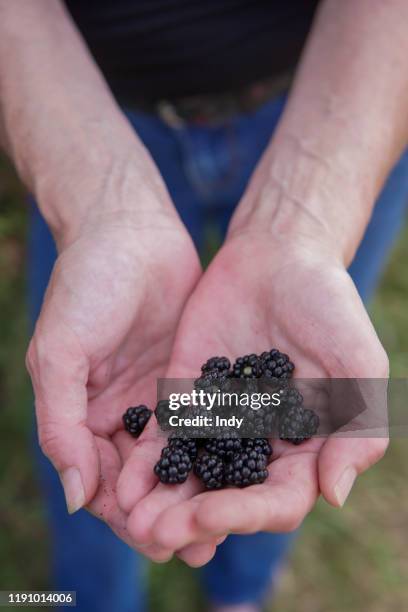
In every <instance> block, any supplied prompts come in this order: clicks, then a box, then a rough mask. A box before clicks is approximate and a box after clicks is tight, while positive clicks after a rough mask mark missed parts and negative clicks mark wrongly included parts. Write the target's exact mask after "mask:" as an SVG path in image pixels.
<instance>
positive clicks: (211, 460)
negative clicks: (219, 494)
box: [194, 453, 225, 489]
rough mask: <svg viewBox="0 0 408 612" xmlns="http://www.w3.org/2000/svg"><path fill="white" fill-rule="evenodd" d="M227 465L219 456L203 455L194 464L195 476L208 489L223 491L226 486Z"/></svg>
mask: <svg viewBox="0 0 408 612" xmlns="http://www.w3.org/2000/svg"><path fill="white" fill-rule="evenodd" d="M224 472H225V465H224V462H223V461H222V459H220V458H219V457H217V455H210V454H209V453H203V454H202V455H201V456H200V457H199V458H198V459H197V461H196V462H195V464H194V474H195V475H196V476H197V477H198V478H199V479H200V480H201V481H202V482H203V483H204V485H205V487H206V489H221V487H222V486H223V484H224Z"/></svg>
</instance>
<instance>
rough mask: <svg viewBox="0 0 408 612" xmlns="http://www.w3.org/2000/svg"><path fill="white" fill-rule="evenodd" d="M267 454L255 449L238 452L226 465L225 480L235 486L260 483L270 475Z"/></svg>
mask: <svg viewBox="0 0 408 612" xmlns="http://www.w3.org/2000/svg"><path fill="white" fill-rule="evenodd" d="M267 463H268V461H267V458H266V456H265V455H264V454H263V453H261V452H259V450H255V449H246V450H242V451H240V452H239V453H236V454H235V455H234V457H233V459H232V461H231V463H228V464H227V465H226V467H225V482H226V484H228V485H232V486H234V487H248V486H250V485H253V484H260V483H261V482H264V481H265V480H266V479H267V477H268V470H267Z"/></svg>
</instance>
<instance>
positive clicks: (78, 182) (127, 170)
mask: <svg viewBox="0 0 408 612" xmlns="http://www.w3.org/2000/svg"><path fill="white" fill-rule="evenodd" d="M34 194H35V197H36V199H37V201H38V203H39V206H40V209H41V211H42V214H43V215H44V218H45V219H46V221H47V223H48V225H49V227H50V229H51V231H52V233H53V236H54V238H55V240H56V243H57V246H58V249H59V250H61V249H62V248H65V247H66V246H67V245H69V244H71V243H72V242H73V241H75V240H76V239H77V238H78V237H79V236H80V235H81V233H82V232H83V231H84V230H85V229H87V228H88V229H89V228H90V227H97V226H99V225H101V224H106V223H108V224H112V223H129V224H132V225H133V226H135V227H136V226H137V225H141V224H144V223H146V220H147V219H151V217H152V215H157V214H158V213H164V214H167V215H169V214H173V215H175V212H174V209H173V206H172V204H171V201H170V197H169V195H168V192H167V190H166V187H165V185H164V182H163V180H162V179H161V177H160V175H159V172H158V170H157V168H156V166H155V164H154V162H153V161H152V159H151V158H150V156H149V154H148V153H147V151H146V150H145V149H144V147H143V145H142V144H141V143H140V142H138V141H137V140H136V139H135V138H132V140H131V142H128V143H126V142H123V143H122V146H120V147H114V146H112V147H110V148H107V147H104V146H100V145H93V146H90V145H88V146H87V151H86V153H85V154H84V155H82V156H81V155H73V156H72V157H70V156H67V157H66V158H65V161H64V165H63V167H62V169H60V170H58V171H57V170H56V168H55V167H53V168H52V169H50V171H45V172H44V173H41V174H39V175H37V177H36V180H35V189H34Z"/></svg>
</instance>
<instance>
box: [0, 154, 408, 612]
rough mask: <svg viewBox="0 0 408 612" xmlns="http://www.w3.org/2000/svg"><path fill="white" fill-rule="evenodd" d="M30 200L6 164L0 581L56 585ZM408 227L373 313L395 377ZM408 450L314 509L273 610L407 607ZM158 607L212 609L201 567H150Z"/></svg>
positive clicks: (402, 366)
mask: <svg viewBox="0 0 408 612" xmlns="http://www.w3.org/2000/svg"><path fill="white" fill-rule="evenodd" d="M25 232H26V209H25V204H24V200H23V197H22V193H21V191H20V189H19V187H18V184H17V182H16V180H15V177H14V175H13V174H12V172H11V171H10V169H9V167H8V166H7V165H5V164H4V162H3V163H2V165H0V313H1V318H0V431H1V444H0V589H40V588H46V586H47V581H48V578H47V558H48V553H47V551H48V528H47V525H46V522H45V520H44V513H43V507H42V501H41V497H40V495H39V491H38V487H37V483H36V479H35V471H34V469H33V459H32V456H31V454H30V433H31V423H32V409H31V405H32V401H31V390H30V385H29V381H28V378H27V376H26V374H25V369H24V354H25V349H26V345H27V339H28V326H27V317H26V312H25V304H24V265H25V246H24V243H25ZM407 296H408V230H405V232H404V234H403V236H402V238H401V240H400V242H399V244H398V246H397V248H396V249H395V251H394V254H393V257H392V259H391V261H390V264H389V266H388V269H387V273H386V275H385V277H384V280H383V282H382V284H381V288H380V291H379V294H378V297H377V299H376V300H375V303H374V304H373V307H372V316H373V320H374V324H375V326H376V328H377V330H378V333H379V335H380V337H381V339H382V341H383V343H384V344H385V347H386V349H387V351H388V352H389V355H390V358H391V367H392V373H393V375H394V376H401V377H404V376H405V377H406V376H407V373H408V308H407ZM407 481H408V449H407V445H406V441H405V440H404V439H400V440H393V442H392V444H391V447H390V450H389V452H388V453H387V455H386V457H385V459H384V460H383V461H382V462H381V463H380V464H379V465H378V466H377V467H375V468H374V469H372V470H371V471H369V472H368V473H367V474H366V475H364V476H363V477H362V478H360V479H359V481H358V483H357V485H356V486H355V488H354V490H353V493H352V495H351V498H350V500H349V502H348V503H347V504H346V507H345V508H344V509H343V510H342V511H339V510H334V509H332V508H330V507H329V506H328V505H327V504H325V503H324V502H323V501H321V502H319V504H318V505H317V507H316V508H315V510H314V511H313V512H312V514H311V515H310V516H309V517H308V518H307V520H306V521H305V524H304V528H303V529H302V532H301V534H300V536H299V540H298V543H297V546H296V548H295V550H294V552H293V554H292V556H291V559H290V561H289V563H288V566H287V568H286V569H285V570H284V572H283V576H282V580H281V582H280V585H279V587H278V589H277V593H276V598H275V603H274V605H271V607H270V610H271V612H272V610H285V612H295V611H296V612H344V611H345V610H348V612H361V610H363V609H366V610H369V611H370V612H387V611H390V612H391V611H392V612H393V611H394V610H406V609H408V590H407V589H406V587H405V583H406V580H407V576H408V535H407V532H406V525H407V519H408V491H407V487H406V483H407ZM149 585H150V588H149V601H150V604H151V610H152V611H153V612H192V611H194V612H195V611H197V612H200V611H201V610H203V609H204V602H203V597H202V595H201V593H200V589H199V586H198V582H197V580H196V575H195V574H194V572H193V571H192V570H190V569H188V568H187V567H185V566H183V565H182V564H181V563H179V562H177V561H172V562H171V563H169V564H167V565H165V566H155V567H153V568H152V569H151V571H150V578H149Z"/></svg>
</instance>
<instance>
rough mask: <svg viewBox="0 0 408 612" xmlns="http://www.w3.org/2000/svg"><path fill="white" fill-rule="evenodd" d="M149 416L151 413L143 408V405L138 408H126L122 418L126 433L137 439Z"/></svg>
mask: <svg viewBox="0 0 408 612" xmlns="http://www.w3.org/2000/svg"><path fill="white" fill-rule="evenodd" d="M151 416H152V411H151V410H149V408H148V407H147V406H144V404H141V405H140V406H131V407H130V408H128V409H127V410H126V412H125V414H124V415H123V416H122V420H123V424H124V426H125V429H126V431H128V432H129V433H130V434H131V435H132V436H133V437H134V438H138V437H139V436H140V434H141V433H142V431H143V430H144V428H145V427H146V424H147V422H148V420H149V419H150V417H151Z"/></svg>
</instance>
